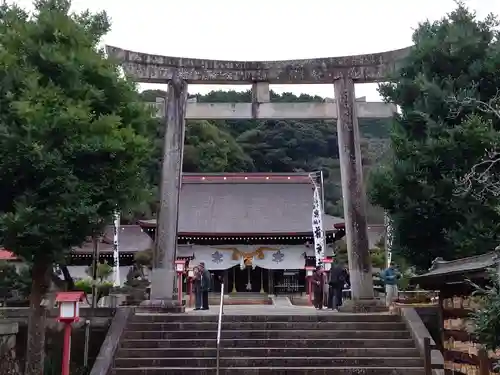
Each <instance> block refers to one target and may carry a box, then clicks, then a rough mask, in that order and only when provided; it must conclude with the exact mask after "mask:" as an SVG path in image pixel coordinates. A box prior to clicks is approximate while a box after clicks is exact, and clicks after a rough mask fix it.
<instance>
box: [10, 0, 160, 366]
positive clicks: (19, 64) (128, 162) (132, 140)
mask: <svg viewBox="0 0 500 375" xmlns="http://www.w3.org/2000/svg"><path fill="white" fill-rule="evenodd" d="M10 4H11V3H6V2H4V3H2V5H0V21H1V22H0V45H1V47H2V48H1V51H0V160H1V161H2V162H1V163H0V197H1V198H0V243H1V244H2V246H4V247H5V248H7V249H9V250H10V251H12V252H13V253H14V254H16V255H17V256H19V257H21V258H22V259H23V260H25V261H27V262H28V263H29V264H30V265H32V283H33V284H32V288H31V295H30V306H31V309H30V318H29V327H28V346H27V351H28V352H29V354H30V355H29V356H28V358H27V361H26V369H25V374H27V375H39V374H40V373H42V365H43V355H44V354H43V353H44V350H43V349H44V337H45V322H44V320H45V318H44V317H45V312H44V307H43V306H41V302H42V299H43V296H44V293H45V292H46V290H47V288H48V286H49V280H48V277H47V276H48V275H49V274H50V271H51V270H52V265H53V263H54V262H57V261H59V260H61V259H62V258H63V257H64V255H65V254H67V252H69V250H70V249H71V248H72V247H74V246H79V245H81V244H82V243H83V242H84V241H85V239H86V238H87V237H88V236H90V235H92V234H94V233H95V232H97V231H99V230H100V229H101V228H102V225H104V223H107V222H110V218H111V216H112V214H113V211H114V210H116V208H120V209H122V210H127V209H128V208H129V207H130V206H132V205H134V204H135V203H136V202H138V201H141V200H143V197H144V193H145V192H146V191H147V185H146V184H145V181H147V180H146V178H145V165H146V163H148V162H149V161H150V151H151V150H152V145H151V144H150V140H149V138H148V137H147V136H146V135H147V134H148V133H147V129H146V127H147V125H148V124H149V122H150V113H149V112H148V111H147V110H146V109H145V108H144V105H143V104H142V103H140V99H139V95H138V93H137V91H136V89H135V85H134V84H133V83H131V82H129V81H128V80H126V79H124V78H122V77H121V75H120V72H119V69H118V67H117V65H115V64H114V62H112V61H110V60H108V59H107V58H105V56H104V53H103V52H102V51H99V49H98V43H99V41H100V39H101V37H102V36H103V35H105V34H106V33H107V32H108V31H109V26H110V25H109V21H108V18H107V16H106V14H105V13H98V14H91V13H89V12H85V13H82V14H78V15H72V14H70V13H69V9H70V7H71V2H70V1H69V0H38V1H35V12H34V13H33V14H28V13H26V12H25V11H23V10H22V9H20V8H18V7H17V6H16V5H10Z"/></svg>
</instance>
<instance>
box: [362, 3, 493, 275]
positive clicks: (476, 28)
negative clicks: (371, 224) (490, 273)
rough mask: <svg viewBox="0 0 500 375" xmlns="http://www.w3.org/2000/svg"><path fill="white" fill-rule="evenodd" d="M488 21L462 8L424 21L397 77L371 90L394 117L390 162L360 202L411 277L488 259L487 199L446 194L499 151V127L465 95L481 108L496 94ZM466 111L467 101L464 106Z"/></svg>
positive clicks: (490, 231) (490, 208) (489, 217)
mask: <svg viewBox="0 0 500 375" xmlns="http://www.w3.org/2000/svg"><path fill="white" fill-rule="evenodd" d="M496 26H497V21H496V19H495V18H494V17H492V16H490V17H488V18H486V19H484V20H479V19H477V18H476V16H475V14H474V13H472V12H470V11H469V10H468V9H467V8H466V7H465V6H464V5H463V4H458V6H457V8H456V9H455V10H454V11H453V12H451V13H450V14H449V15H447V17H445V18H443V19H442V20H440V21H436V22H424V23H422V24H420V25H419V27H418V29H417V30H416V31H415V33H414V35H413V41H414V44H415V45H414V47H413V48H412V51H411V53H410V56H409V57H408V58H407V59H406V61H405V62H404V64H403V66H402V67H401V69H400V70H399V71H398V72H397V74H396V75H395V76H393V77H391V81H390V82H389V83H387V84H383V85H381V87H380V92H381V94H382V95H383V97H384V99H385V100H386V101H389V102H392V103H395V104H397V105H398V106H399V107H400V109H401V113H400V114H399V115H397V116H396V118H395V119H394V122H393V128H392V130H391V146H392V158H391V160H389V161H388V163H387V164H385V165H383V166H382V167H381V168H380V169H378V171H377V172H375V173H373V174H372V178H371V189H370V193H371V194H370V195H371V200H372V202H373V203H374V204H377V205H380V206H382V207H383V208H384V209H385V210H387V211H388V212H389V213H390V215H391V217H392V220H393V224H394V234H395V239H394V244H393V245H394V247H395V248H394V251H395V252H400V253H401V254H402V255H403V256H404V257H405V258H406V259H408V260H409V261H410V263H413V264H415V265H416V266H417V267H418V268H420V269H425V268H427V267H429V266H430V264H431V262H432V260H433V259H435V258H436V257H443V258H445V259H454V258H458V257H462V256H467V255H473V254H476V253H478V252H485V251H489V250H491V249H492V248H494V247H495V246H496V245H497V244H498V241H499V240H500V231H499V229H500V227H499V223H500V220H499V219H500V217H499V215H498V211H497V210H496V209H495V207H494V205H492V204H490V203H491V202H488V199H486V200H483V201H478V200H477V199H475V198H474V197H472V196H470V195H467V194H457V193H456V186H457V184H456V181H457V180H460V179H461V178H462V177H463V175H464V174H465V173H467V172H468V171H469V170H470V168H471V167H472V166H473V165H474V164H475V163H477V162H478V161H479V160H480V159H481V158H482V157H483V155H484V152H485V150H489V149H496V148H497V147H496V146H497V145H498V144H499V143H498V142H499V133H498V130H499V129H500V121H499V119H498V118H495V117H494V116H492V115H491V114H489V113H485V112H484V111H482V109H481V108H479V107H478V106H477V105H474V104H471V105H464V100H465V97H467V98H469V99H471V98H472V99H475V100H480V101H484V102H488V101H489V100H491V99H492V98H494V97H495V96H496V95H497V90H498V87H500V44H499V39H498V32H497V31H496V30H495V27H496ZM468 102H469V103H471V101H470V100H468Z"/></svg>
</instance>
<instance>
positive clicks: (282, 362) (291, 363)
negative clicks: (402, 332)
mask: <svg viewBox="0 0 500 375" xmlns="http://www.w3.org/2000/svg"><path fill="white" fill-rule="evenodd" d="M193 366H197V367H215V366H216V359H215V358H207V357H200V358H195V357H184V358H116V359H115V367H116V368H121V367H125V368H141V367H193ZM220 366H221V367H265V366H273V367H303V366H312V367H315V366H316V367H320V366H321V367H327V366H333V367H364V366H370V367H418V366H422V367H423V360H422V359H421V358H419V357H399V358H398V357H311V358H309V357H304V356H301V357H225V358H224V357H223V358H220Z"/></svg>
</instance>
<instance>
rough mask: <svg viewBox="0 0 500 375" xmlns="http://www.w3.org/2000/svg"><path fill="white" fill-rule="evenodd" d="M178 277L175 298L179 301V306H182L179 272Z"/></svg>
mask: <svg viewBox="0 0 500 375" xmlns="http://www.w3.org/2000/svg"><path fill="white" fill-rule="evenodd" d="M178 275H179V277H178V278H177V284H178V286H177V288H178V289H177V290H178V292H177V298H178V300H179V305H181V306H182V273H180V272H179V273H178Z"/></svg>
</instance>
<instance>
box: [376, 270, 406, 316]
mask: <svg viewBox="0 0 500 375" xmlns="http://www.w3.org/2000/svg"><path fill="white" fill-rule="evenodd" d="M380 278H381V279H382V281H383V283H384V284H385V305H386V306H387V307H389V308H391V307H393V305H394V302H395V301H396V299H397V298H398V293H399V291H398V280H399V279H400V278H401V273H400V272H399V271H398V270H397V269H396V265H395V264H394V262H391V264H390V265H389V267H388V268H387V269H386V270H385V271H384V272H382V274H381V275H380Z"/></svg>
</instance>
